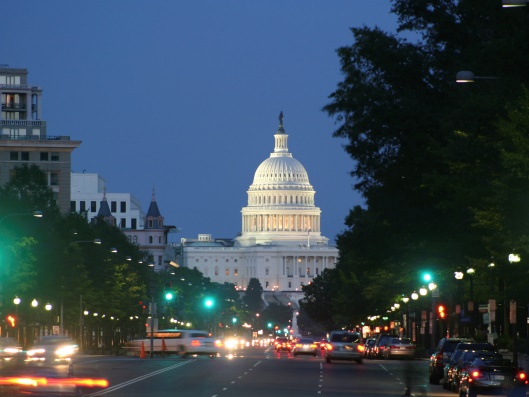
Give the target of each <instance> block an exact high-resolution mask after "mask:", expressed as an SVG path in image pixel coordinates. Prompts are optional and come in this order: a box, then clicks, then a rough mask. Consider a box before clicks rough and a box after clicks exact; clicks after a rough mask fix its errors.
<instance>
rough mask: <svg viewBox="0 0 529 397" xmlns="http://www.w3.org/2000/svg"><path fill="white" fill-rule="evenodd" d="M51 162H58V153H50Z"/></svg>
mask: <svg viewBox="0 0 529 397" xmlns="http://www.w3.org/2000/svg"><path fill="white" fill-rule="evenodd" d="M51 161H59V153H58V152H51Z"/></svg>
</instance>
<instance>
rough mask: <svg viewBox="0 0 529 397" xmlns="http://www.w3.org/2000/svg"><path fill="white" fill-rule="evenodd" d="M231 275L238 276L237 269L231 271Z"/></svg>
mask: <svg viewBox="0 0 529 397" xmlns="http://www.w3.org/2000/svg"><path fill="white" fill-rule="evenodd" d="M233 275H234V276H238V275H239V269H237V268H235V269H233Z"/></svg>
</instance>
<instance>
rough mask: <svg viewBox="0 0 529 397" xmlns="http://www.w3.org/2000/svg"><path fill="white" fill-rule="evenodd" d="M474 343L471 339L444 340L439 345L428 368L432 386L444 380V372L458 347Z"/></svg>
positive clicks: (431, 357)
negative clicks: (465, 343) (464, 343)
mask: <svg viewBox="0 0 529 397" xmlns="http://www.w3.org/2000/svg"><path fill="white" fill-rule="evenodd" d="M465 341H467V342H473V341H474V340H473V339H470V338H443V339H441V340H440V341H439V343H438V344H437V347H436V348H435V351H434V353H433V354H432V355H431V356H430V364H429V366H428V379H429V381H430V383H431V384H438V383H439V381H440V380H441V379H442V378H443V371H444V367H445V365H446V363H448V360H449V359H450V356H451V355H452V353H453V352H454V350H455V348H456V346H457V345H458V344H459V343H461V342H465Z"/></svg>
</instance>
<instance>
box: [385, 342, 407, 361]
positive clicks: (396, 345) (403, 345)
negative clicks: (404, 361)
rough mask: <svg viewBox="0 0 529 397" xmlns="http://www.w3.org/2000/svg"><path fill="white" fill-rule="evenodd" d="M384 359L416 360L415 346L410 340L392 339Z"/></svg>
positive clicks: (387, 345)
mask: <svg viewBox="0 0 529 397" xmlns="http://www.w3.org/2000/svg"><path fill="white" fill-rule="evenodd" d="M383 356H384V358H385V359H386V360H387V359H390V358H397V357H400V358H414V357H415V344H414V343H413V342H412V340H411V339H410V338H390V339H388V340H387V342H386V347H385V348H384V352H383Z"/></svg>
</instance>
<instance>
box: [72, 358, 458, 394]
mask: <svg viewBox="0 0 529 397" xmlns="http://www.w3.org/2000/svg"><path fill="white" fill-rule="evenodd" d="M74 367H75V370H76V374H78V375H84V374H86V375H92V376H96V375H100V376H104V377H106V378H107V379H109V381H110V387H109V388H108V389H106V390H105V391H102V392H99V393H94V394H91V395H94V396H95V395H105V396H111V397H122V396H123V397H125V396H127V397H135V396H155V397H169V396H171V397H174V396H175V395H178V396H179V397H188V396H189V397H221V396H223V397H242V396H252V397H270V396H273V397H283V396H284V397H305V396H310V395H314V396H333V397H338V396H349V397H350V396H357V397H379V396H385V397H388V396H400V395H402V394H403V393H404V389H405V386H404V379H405V377H406V374H407V373H408V374H410V372H409V371H410V370H411V371H412V372H411V379H412V381H411V383H412V389H411V392H412V393H411V394H412V395H415V396H421V395H426V394H424V392H425V391H426V392H427V395H428V396H439V397H449V396H455V395H456V394H454V393H451V392H448V391H446V390H443V389H442V387H441V386H437V385H435V386H432V385H428V383H427V371H428V369H427V368H428V362H427V361H425V360H414V361H403V360H364V362H363V364H361V365H360V364H357V363H355V362H351V363H350V362H340V361H338V362H332V363H331V364H327V363H325V361H324V360H323V359H322V358H321V357H320V356H318V357H312V356H298V357H293V356H292V355H291V354H289V353H288V352H281V353H276V352H275V351H274V350H273V349H270V348H266V349H265V348H249V349H245V350H241V351H239V352H238V353H237V354H236V355H234V356H233V357H226V355H223V356H221V357H217V358H213V359H212V358H209V357H200V356H199V357H189V358H185V359H182V358H178V357H175V356H169V357H165V358H162V357H155V358H153V359H149V358H146V359H139V358H137V357H104V356H100V357H89V356H85V357H82V358H79V359H78V362H77V363H76V364H75V365H74ZM407 371H408V372H407Z"/></svg>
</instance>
